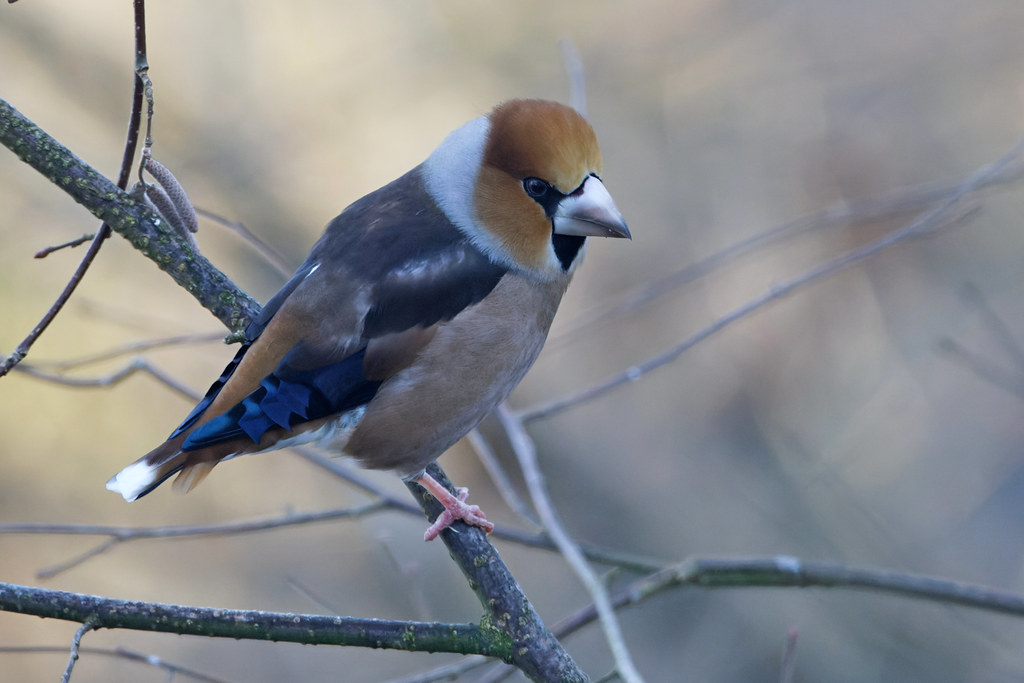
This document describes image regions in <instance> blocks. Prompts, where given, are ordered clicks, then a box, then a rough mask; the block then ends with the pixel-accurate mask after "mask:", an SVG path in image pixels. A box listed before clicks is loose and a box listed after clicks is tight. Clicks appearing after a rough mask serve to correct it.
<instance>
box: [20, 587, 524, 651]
mask: <svg viewBox="0 0 1024 683" xmlns="http://www.w3.org/2000/svg"><path fill="white" fill-rule="evenodd" d="M0 610H3V611H6V612H16V613H19V614H33V615H35V616H38V617H43V618H47V619H62V620H65V621H77V622H79V623H89V624H90V625H91V626H90V628H118V629H130V630H135V631H156V632H161V633H177V634H180V635H195V636H207V637H212V638H235V639H239V640H273V641H282V642H289V643H304V644H307V645H342V646H353V647H371V648H386V649H392V650H406V651H417V652H419V651H426V652H455V653H459V654H482V655H486V656H488V657H496V658H498V659H502V660H505V661H510V660H511V659H512V658H513V657H512V653H511V652H510V649H511V642H510V639H509V637H508V636H507V635H506V634H504V633H502V632H500V631H498V630H497V629H494V628H481V627H480V626H477V625H475V624H451V623H440V622H415V621H394V620H387V619H358V618H355V617H338V616H321V615H316V614H289V613H281V612H262V611H252V610H229V609H217V608H212V607H191V606H186V605H168V604H161V603H148V602H134V601H129V600H115V599H113V598H104V597H98V596H95V595H86V594H84V593H70V592H67V591H56V590H46V589H43V588H36V587H33V586H20V585H17V584H10V583H0Z"/></svg>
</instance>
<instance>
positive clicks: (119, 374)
mask: <svg viewBox="0 0 1024 683" xmlns="http://www.w3.org/2000/svg"><path fill="white" fill-rule="evenodd" d="M16 369H17V370H18V371H19V372H22V373H24V374H26V375H29V376H31V377H35V378H36V379H41V380H45V381H47V382H53V383H54V384H61V385H63V386H66V387H73V388H76V389H95V388H105V387H109V386H113V385H115V384H118V383H120V382H123V381H124V380H126V379H128V378H129V377H131V376H133V375H135V374H136V373H139V372H141V373H143V374H147V375H149V376H151V377H153V378H154V379H156V380H157V381H158V382H160V383H161V384H163V385H165V386H167V387H168V388H169V389H171V390H173V391H174V392H176V393H178V394H180V395H181V396H184V397H185V398H187V399H191V400H194V401H198V400H199V395H198V394H197V393H196V392H195V391H193V390H192V389H191V387H188V386H186V385H184V384H182V383H181V382H179V381H178V380H177V379H175V378H174V377H173V376H172V375H169V374H167V373H166V372H164V371H163V370H161V369H160V368H158V367H156V366H155V365H153V364H152V363H150V362H149V361H148V360H146V359H145V358H136V359H134V360H132V362H130V363H128V364H127V365H125V366H124V367H123V368H121V369H120V370H116V371H114V372H112V373H110V374H108V375H101V376H100V377H68V376H67V375H64V374H54V373H51V372H46V371H45V370H41V369H39V368H37V367H35V366H33V365H28V364H26V363H22V364H20V365H18V367H17V368H16Z"/></svg>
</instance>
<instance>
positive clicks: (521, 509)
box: [466, 429, 541, 529]
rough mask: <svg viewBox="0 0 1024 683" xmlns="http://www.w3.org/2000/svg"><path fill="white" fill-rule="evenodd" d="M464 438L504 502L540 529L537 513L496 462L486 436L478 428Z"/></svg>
mask: <svg viewBox="0 0 1024 683" xmlns="http://www.w3.org/2000/svg"><path fill="white" fill-rule="evenodd" d="M466 439H467V441H469V445H470V446H471V447H472V448H473V451H474V452H475V453H476V457H477V458H479V459H480V463H481V464H482V465H483V466H484V469H485V470H487V474H488V475H489V476H490V477H491V481H493V482H494V488H496V489H497V490H498V494H499V495H500V496H501V497H502V499H503V500H504V501H505V504H506V505H508V506H509V507H510V508H512V511H513V512H515V513H516V514H517V515H519V516H520V517H521V518H522V519H524V520H526V521H527V522H529V523H530V524H531V525H533V526H534V527H535V529H540V528H541V524H540V521H539V520H538V519H537V515H535V514H534V513H533V510H531V509H530V506H529V505H527V504H526V501H525V500H523V498H522V496H520V495H519V492H518V491H516V487H515V485H514V484H513V483H512V478H511V477H509V476H508V472H506V471H505V468H504V467H502V466H501V463H500V462H498V456H497V455H495V453H494V449H493V448H491V444H490V443H488V441H487V438H486V437H484V435H483V434H482V433H481V432H480V430H479V429H473V430H471V431H470V432H469V434H467V435H466Z"/></svg>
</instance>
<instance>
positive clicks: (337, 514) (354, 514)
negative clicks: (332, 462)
mask: <svg viewBox="0 0 1024 683" xmlns="http://www.w3.org/2000/svg"><path fill="white" fill-rule="evenodd" d="M389 507H391V506H390V505H389V504H388V503H387V501H383V500H375V501H371V502H369V503H364V504H362V505H357V506H355V507H348V508H336V509H332V510H320V511H318V512H290V513H288V514H284V515H280V516H277V517H264V518H261V519H251V520H245V521H241V522H223V523H217V524H196V525H179V526H154V527H121V526H105V525H98V524H94V525H89V524H48V523H31V522H29V523H11V524H0V534H61V535H73V536H108V537H109V539H108V540H107V541H104V542H103V543H102V544H100V545H98V546H96V547H94V548H92V549H91V550H89V551H87V552H86V553H83V554H82V555H80V556H79V557H77V558H75V559H73V560H68V561H67V562H64V563H61V564H59V565H54V566H53V567H49V568H46V569H44V570H41V572H40V574H41V575H45V576H53V575H55V574H57V573H60V572H62V571H65V570H67V569H70V568H71V567H74V566H77V565H79V564H81V563H82V562H84V561H85V560H87V559H89V558H91V557H95V556H96V555H99V554H101V553H103V552H105V551H107V550H109V549H110V548H112V547H114V546H115V545H118V544H120V543H127V542H129V541H137V540H141V539H147V538H187V537H194V536H228V535H237V534H248V533H253V532H258V531H269V530H271V529H280V528H282V527H289V526H298V525H303V524H312V523H316V522H327V521H333V520H338V519H358V518H360V517H365V516H367V515H372V514H375V513H377V512H380V511H382V510H384V509H387V508H389Z"/></svg>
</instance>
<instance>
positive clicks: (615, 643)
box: [497, 406, 643, 683]
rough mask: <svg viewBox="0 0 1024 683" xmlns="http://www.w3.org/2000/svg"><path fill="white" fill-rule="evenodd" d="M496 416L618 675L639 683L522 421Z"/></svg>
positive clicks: (502, 412)
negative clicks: (589, 603)
mask: <svg viewBox="0 0 1024 683" xmlns="http://www.w3.org/2000/svg"><path fill="white" fill-rule="evenodd" d="M497 416H498V419H499V420H500V421H501V424H502V426H503V427H504V428H505V431H506V433H507V434H508V438H509V442H510V443H511V444H512V448H513V450H514V451H515V453H516V456H517V457H518V458H519V466H520V467H521V468H522V470H523V476H525V478H526V485H527V488H529V490H530V496H531V498H532V499H533V507H534V509H536V510H537V514H538V515H540V518H541V521H542V522H543V524H544V528H545V529H546V530H547V532H548V534H549V535H550V536H551V538H552V540H554V542H555V545H557V546H558V549H559V551H560V552H561V553H562V555H563V557H565V560H566V562H568V563H569V566H570V567H572V569H573V571H575V572H576V575H577V576H579V578H580V580H581V581H582V582H583V585H584V587H585V588H586V589H587V592H588V593H590V597H591V599H593V601H594V605H595V606H596V608H597V613H598V614H599V615H600V619H601V626H602V628H603V629H604V634H605V639H606V640H607V641H608V646H609V648H610V649H611V652H612V657H613V659H614V660H615V667H616V669H617V670H618V672H619V675H620V676H621V677H622V680H624V681H626V683H639V682H640V681H643V678H642V677H641V676H640V673H639V672H638V671H637V670H636V667H635V666H634V664H633V659H632V657H631V656H630V654H629V649H628V648H627V647H626V642H625V639H624V638H623V637H622V631H621V629H620V628H619V622H618V619H617V618H616V617H615V610H614V608H613V607H612V603H611V600H610V599H609V597H608V591H607V590H606V588H605V585H604V584H603V583H602V582H601V580H600V579H599V578H598V577H597V576H596V575H595V574H594V572H593V571H592V570H591V569H590V565H588V564H587V560H586V558H585V557H584V556H583V553H581V552H580V549H579V548H578V547H577V545H576V542H575V541H573V540H572V538H571V537H570V536H569V534H568V533H567V532H566V531H565V528H564V527H563V526H562V523H561V520H559V518H558V513H557V512H556V511H555V508H554V506H553V505H552V503H551V498H550V497H549V496H548V492H547V484H545V482H544V475H543V474H542V473H541V471H540V466H539V465H538V464H537V450H536V447H535V446H534V444H533V440H532V439H531V438H530V436H529V434H527V433H526V430H525V429H524V428H523V423H522V421H521V420H519V419H517V418H516V417H515V416H514V415H513V414H512V413H511V411H509V410H508V409H507V408H506V407H504V406H499V407H498V410H497Z"/></svg>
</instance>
